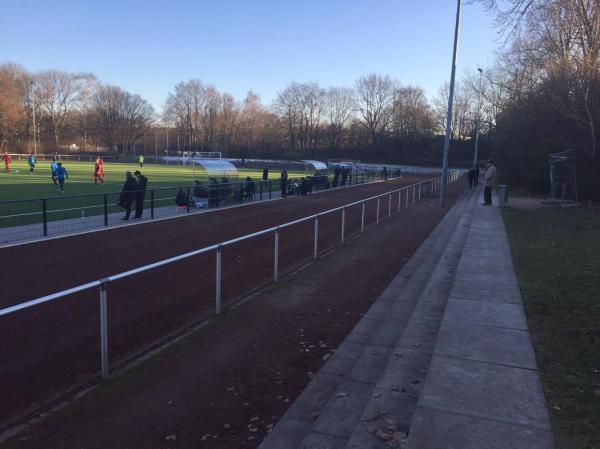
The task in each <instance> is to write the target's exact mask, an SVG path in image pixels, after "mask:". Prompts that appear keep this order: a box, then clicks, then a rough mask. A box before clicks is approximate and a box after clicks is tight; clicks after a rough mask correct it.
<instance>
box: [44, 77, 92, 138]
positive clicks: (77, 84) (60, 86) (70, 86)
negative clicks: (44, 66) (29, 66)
mask: <svg viewBox="0 0 600 449" xmlns="http://www.w3.org/2000/svg"><path fill="white" fill-rule="evenodd" d="M89 76H90V75H73V74H70V73H67V72H63V71H60V70H47V71H45V72H41V73H39V74H38V75H37V76H36V78H37V85H38V89H39V93H40V103H41V104H40V106H41V107H42V108H43V109H44V112H45V113H46V115H47V116H48V118H49V121H50V126H51V129H52V133H53V135H54V143H55V145H58V144H59V140H60V136H61V133H62V130H63V127H64V125H65V122H66V120H67V116H68V115H69V114H70V113H71V112H72V111H73V110H74V109H75V107H76V105H77V102H78V100H79V93H80V90H81V89H82V86H83V85H84V80H85V79H86V78H87V77H89Z"/></svg>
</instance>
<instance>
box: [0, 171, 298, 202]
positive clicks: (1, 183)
mask: <svg viewBox="0 0 600 449" xmlns="http://www.w3.org/2000/svg"><path fill="white" fill-rule="evenodd" d="M63 166H64V167H65V168H66V169H67V171H68V173H69V179H68V180H66V181H65V193H64V194H63V195H61V194H60V193H59V192H58V188H57V186H55V185H54V184H53V183H52V179H51V173H50V162H49V161H40V162H38V164H37V166H36V168H35V171H34V173H30V172H29V166H28V165H27V162H26V161H13V163H12V165H11V173H5V171H4V166H3V165H2V167H0V170H1V172H0V201H7V200H27V199H34V198H51V197H56V196H59V195H61V196H68V195H83V194H94V193H109V192H119V191H120V190H121V187H122V186H123V183H124V181H125V172H126V171H128V170H129V171H131V172H132V173H133V172H134V171H135V170H140V171H141V172H142V173H143V174H144V175H145V176H146V177H147V178H148V186H147V188H148V189H152V188H159V187H178V186H190V185H192V181H193V179H194V177H196V178H202V177H203V175H205V173H204V172H201V171H199V170H198V169H196V171H195V173H194V170H193V169H192V168H191V167H190V166H181V165H164V164H159V165H154V164H145V165H144V167H143V168H140V166H139V165H138V164H122V163H111V162H108V163H105V164H104V174H105V183H104V184H103V185H101V184H97V185H96V184H94V181H93V179H92V176H93V174H94V163H93V162H64V164H63ZM288 174H289V177H290V178H295V177H300V176H304V175H305V173H304V172H289V173H288ZM247 176H250V177H251V178H252V179H253V180H255V181H258V180H260V179H262V170H252V169H239V180H245V179H246V177H247ZM278 178H279V171H270V172H269V179H273V180H275V179H278ZM230 181H233V180H231V179H230ZM278 188H279V185H278V184H276V183H273V189H278Z"/></svg>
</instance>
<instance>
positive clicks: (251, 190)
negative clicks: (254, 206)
mask: <svg viewBox="0 0 600 449" xmlns="http://www.w3.org/2000/svg"><path fill="white" fill-rule="evenodd" d="M244 190H245V192H246V199H247V200H248V201H250V200H254V199H255V197H256V185H255V184H254V181H253V180H252V178H251V177H250V176H247V177H246V185H245V187H244Z"/></svg>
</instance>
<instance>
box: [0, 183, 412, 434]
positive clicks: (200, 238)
mask: <svg viewBox="0 0 600 449" xmlns="http://www.w3.org/2000/svg"><path fill="white" fill-rule="evenodd" d="M403 184H405V182H403V181H398V180H396V181H388V182H382V183H377V184H371V185H366V186H361V187H357V188H352V189H347V190H343V191H336V192H328V193H323V194H319V195H314V196H311V197H306V198H289V199H286V200H282V201H274V202H270V203H263V204H256V205H251V206H247V207H242V208H234V209H227V210H222V211H217V212H213V213H207V214H199V215H192V216H187V217H180V218H177V219H174V220H166V221H160V222H148V223H145V224H140V225H138V226H129V227H123V228H118V229H114V230H108V231H103V232H97V233H92V234H85V235H80V236H73V237H68V238H61V239H56V240H49V241H44V242H39V243H35V244H28V245H22V246H16V247H10V248H4V249H0V266H1V267H2V286H1V287H0V288H1V290H0V291H1V293H2V294H1V296H0V307H6V306H9V305H13V304H17V303H20V302H23V301H26V300H29V299H33V298H36V297H39V296H42V295H46V294H49V293H53V292H57V291H60V290H64V289H66V288H69V287H73V286H76V285H79V284H82V283H85V282H89V281H92V280H97V279H100V278H103V277H106V276H109V275H112V274H116V273H120V272H123V271H126V270H129V269H132V268H136V267H139V266H142V265H145V264H149V263H152V262H155V261H159V260H162V259H165V258H168V257H172V256H175V255H178V254H181V253H184V252H187V251H191V250H194V249H199V248H202V247H205V246H209V245H211V244H215V243H218V242H221V241H225V240H228V239H231V238H235V237H238V236H241V235H245V234H248V233H251V232H255V231H258V230H261V229H264V228H268V227H271V226H276V225H278V224H283V223H285V222H288V221H292V220H294V219H298V218H301V217H304V216H307V215H310V214H313V213H317V212H320V211H324V210H327V209H330V208H333V207H336V206H340V205H343V204H346V203H350V202H353V201H357V200H360V199H363V198H367V197H369V196H372V195H376V194H380V193H384V192H387V191H389V190H392V189H394V188H398V187H401V186H402V185H403ZM411 198H412V197H411ZM404 204H405V203H404V198H402V207H404ZM396 205H397V196H394V197H393V199H392V207H393V208H395V207H396ZM387 207H388V204H387V201H382V202H381V211H380V215H381V216H382V217H383V216H384V215H387V210H388V209H387ZM360 209H361V208H360V206H358V207H353V208H349V209H348V210H347V212H346V235H351V234H353V233H356V232H358V231H359V229H360V214H361V210H360ZM375 214H376V202H374V201H373V202H370V203H368V204H367V224H373V223H374V222H375V219H376V216H375ZM340 220H341V215H340V214H338V213H336V214H334V215H331V216H328V217H324V218H322V219H321V220H320V223H319V224H320V231H319V249H320V250H321V251H322V250H325V249H327V248H328V247H333V246H335V245H336V244H337V243H338V241H339V238H340V232H339V231H340ZM415 225H416V226H418V223H415ZM280 245H281V256H280V257H281V259H280V260H281V261H280V266H281V269H282V270H286V269H288V268H290V267H292V266H295V265H297V264H298V263H301V262H303V261H306V260H307V259H308V258H309V257H310V256H311V254H312V249H313V223H306V224H301V225H297V226H294V227H293V228H290V229H285V230H283V231H282V233H281V240H280ZM272 269H273V236H272V235H269V236H264V237H259V238H256V239H252V240H249V241H245V242H242V243H240V244H236V245H235V246H232V247H227V248H225V249H224V251H223V299H224V300H225V301H226V300H230V299H233V298H235V297H236V296H238V295H240V294H243V293H244V292H247V291H248V290H249V289H251V288H253V287H256V286H257V285H258V284H260V283H261V282H264V281H267V280H268V279H269V278H270V277H271V276H272ZM214 271H215V255H214V253H213V252H211V253H208V254H205V255H200V256H197V257H192V258H190V259H187V260H185V261H182V262H178V263H175V264H172V265H169V266H166V267H162V268H159V269H156V270H152V271H150V272H147V273H143V274H140V275H136V276H134V277H130V278H127V279H125V280H121V281H117V282H115V283H113V284H110V285H109V289H108V303H109V312H108V313H109V349H110V357H111V362H115V361H118V360H122V359H123V358H125V357H127V356H128V355H131V354H132V353H135V352H136V351H139V350H140V349H141V348H143V347H144V346H146V345H147V344H149V343H150V342H153V341H156V340H159V339H160V338H162V337H164V336H165V335H167V334H168V333H169V332H172V331H174V330H176V329H178V328H181V326H183V325H185V324H186V323H188V322H191V321H193V320H195V319H198V318H200V317H202V316H203V315H205V314H207V313H209V312H210V311H211V310H212V308H213V307H214V290H215V282H214V277H215V275H214ZM0 320H1V322H0V329H1V331H0V341H1V342H2V343H1V346H0V361H1V362H0V382H1V384H2V385H3V387H2V389H1V390H0V416H2V422H4V423H7V422H9V421H10V420H11V419H12V418H14V417H16V416H19V415H22V414H23V413H24V412H25V411H26V410H27V409H29V408H30V407H32V406H35V405H36V403H38V402H40V401H46V400H48V399H49V398H51V397H53V396H54V395H56V394H59V393H61V392H63V391H64V390H65V388H67V387H69V386H71V385H74V384H77V383H80V382H82V381H85V380H86V379H90V378H91V376H93V375H94V374H95V373H97V372H98V370H99V360H100V355H99V306H98V291H97V290H95V289H94V290H90V291H88V292H83V293H80V294H76V295H73V296H71V297H66V298H63V299H60V300H57V301H53V302H50V303H46V304H43V305H40V306H37V307H35V308H32V309H28V310H26V311H22V312H18V313H16V314H13V315H10V316H7V317H3V318H1V319H0Z"/></svg>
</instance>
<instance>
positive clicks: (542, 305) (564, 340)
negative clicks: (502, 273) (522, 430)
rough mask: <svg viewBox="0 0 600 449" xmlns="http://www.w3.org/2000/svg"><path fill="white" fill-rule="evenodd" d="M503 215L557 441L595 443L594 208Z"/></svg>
mask: <svg viewBox="0 0 600 449" xmlns="http://www.w3.org/2000/svg"><path fill="white" fill-rule="evenodd" d="M503 215H504V222H505V224H506V229H507V232H508V237H509V240H510V245H511V250H512V254H513V259H514V263H515V269H516V272H517V276H518V279H519V284H520V287H521V292H522V295H523V302H524V305H525V311H526V313H527V320H528V323H529V329H530V332H531V337H532V340H533V344H534V347H535V352H536V356H537V361H538V366H539V371H540V375H541V378H542V383H543V386H544V392H545V395H546V400H547V402H548V406H549V409H550V415H551V419H552V427H553V430H554V434H555V437H556V442H557V448H561V449H571V448H577V449H580V448H582V449H583V448H586V449H591V448H596V449H597V448H600V213H599V212H598V211H592V210H585V209H559V208H545V209H538V210H516V209H510V208H506V209H504V214H503Z"/></svg>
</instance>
